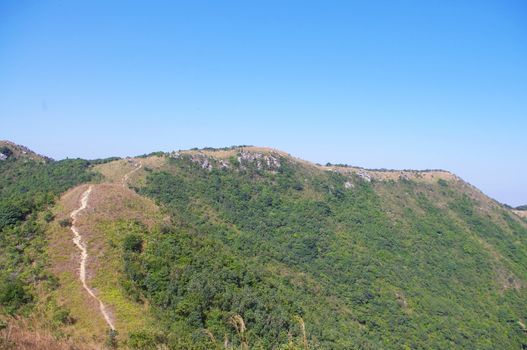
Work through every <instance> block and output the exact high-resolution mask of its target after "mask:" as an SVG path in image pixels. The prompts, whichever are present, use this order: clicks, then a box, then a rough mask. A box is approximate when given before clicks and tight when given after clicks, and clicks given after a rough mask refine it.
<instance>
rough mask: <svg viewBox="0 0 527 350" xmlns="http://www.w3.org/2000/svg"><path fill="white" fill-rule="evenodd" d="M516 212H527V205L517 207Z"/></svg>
mask: <svg viewBox="0 0 527 350" xmlns="http://www.w3.org/2000/svg"><path fill="white" fill-rule="evenodd" d="M516 210H527V205H520V206H518V207H516Z"/></svg>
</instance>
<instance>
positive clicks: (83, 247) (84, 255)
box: [70, 162, 142, 330]
mask: <svg viewBox="0 0 527 350" xmlns="http://www.w3.org/2000/svg"><path fill="white" fill-rule="evenodd" d="M133 166H134V169H133V170H131V171H130V172H128V173H126V174H125V175H124V176H123V178H122V181H121V183H122V185H123V187H126V185H127V182H128V178H129V177H130V175H132V174H133V173H134V172H136V171H138V170H139V169H140V168H141V166H142V164H141V163H140V162H139V163H133ZM93 186H94V185H90V186H89V187H88V189H87V190H86V191H84V192H83V193H82V195H81V198H80V206H79V207H78V208H77V209H75V210H73V211H72V212H71V214H70V217H71V220H72V223H71V231H72V232H73V243H75V245H76V246H77V248H79V250H80V252H81V256H80V266H79V279H80V281H81V283H82V286H83V287H84V289H85V290H86V291H87V292H88V294H89V295H90V296H91V297H92V298H93V299H95V301H96V302H97V303H98V304H99V310H100V312H101V314H102V316H103V317H104V320H105V321H106V323H107V324H108V326H109V327H110V328H111V329H112V330H115V325H114V323H113V321H112V317H111V316H110V313H109V312H108V310H107V308H106V306H105V305H104V303H103V302H102V301H101V299H99V298H98V297H97V295H96V294H95V292H94V291H93V290H92V289H91V288H90V287H89V286H88V284H87V282H86V262H87V260H88V258H89V255H88V247H87V244H86V242H85V241H84V240H83V239H82V235H81V233H80V231H79V228H78V227H77V225H76V224H77V217H78V216H79V214H81V213H82V212H83V211H84V210H86V208H87V207H88V201H89V200H90V194H91V193H92V190H93Z"/></svg>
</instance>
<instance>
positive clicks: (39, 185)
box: [0, 158, 93, 314]
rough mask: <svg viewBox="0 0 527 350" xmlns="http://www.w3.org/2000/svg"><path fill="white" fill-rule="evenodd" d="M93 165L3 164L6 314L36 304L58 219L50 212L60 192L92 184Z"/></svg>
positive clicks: (0, 252)
mask: <svg viewBox="0 0 527 350" xmlns="http://www.w3.org/2000/svg"><path fill="white" fill-rule="evenodd" d="M88 166H89V164H88V162H86V161H83V160H64V161H59V162H47V163H42V162H36V161H32V160H28V159H22V158H21V159H8V160H7V161H3V162H0V270H1V271H2V276H3V277H2V278H1V282H0V289H1V292H0V293H1V304H2V306H3V307H4V311H5V312H7V313H10V314H13V313H16V312H17V311H19V310H20V309H21V308H22V306H23V305H25V304H27V303H29V302H30V301H31V300H32V295H33V291H32V290H33V288H34V286H35V284H36V282H38V281H40V280H46V279H48V280H49V276H47V275H46V274H45V273H44V270H43V260H44V259H43V258H42V256H43V254H44V247H45V240H44V237H43V234H44V225H45V224H46V222H49V221H51V220H52V219H53V215H52V213H51V212H49V211H47V210H46V208H48V207H49V206H50V205H51V204H52V203H53V202H54V200H55V199H56V198H57V196H58V195H59V194H60V193H62V192H64V191H65V190H67V189H68V188H70V187H72V186H74V185H76V184H78V183H81V182H85V181H89V180H90V179H92V178H93V174H91V173H90V172H89V170H88ZM41 212H43V214H42V220H40V219H39V213H41Z"/></svg>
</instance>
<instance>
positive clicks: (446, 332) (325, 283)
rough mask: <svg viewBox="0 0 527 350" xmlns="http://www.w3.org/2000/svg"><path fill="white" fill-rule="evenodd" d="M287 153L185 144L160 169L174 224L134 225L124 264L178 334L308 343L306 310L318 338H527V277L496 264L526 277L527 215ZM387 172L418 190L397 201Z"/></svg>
mask: <svg viewBox="0 0 527 350" xmlns="http://www.w3.org/2000/svg"><path fill="white" fill-rule="evenodd" d="M281 164H282V166H281V167H280V168H279V170H278V171H277V172H276V173H274V172H270V171H260V170H258V169H256V168H250V167H249V168H248V169H245V170H239V169H232V168H231V169H223V170H217V169H215V170H212V171H207V170H203V169H201V168H200V167H199V166H198V165H196V164H193V163H192V162H190V161H189V160H188V159H185V158H182V159H177V160H171V169H170V170H169V171H167V172H152V173H151V174H150V175H149V177H148V180H147V184H146V186H145V187H144V188H142V189H141V190H140V193H142V194H145V195H147V196H150V197H152V198H154V199H156V200H157V201H158V202H159V203H160V204H162V205H163V206H164V207H165V208H166V210H167V211H168V213H170V214H171V218H172V226H171V227H169V228H167V227H165V228H164V229H163V230H162V232H161V230H158V231H155V232H150V233H148V234H145V235H144V236H143V237H137V236H134V237H130V238H129V239H127V241H126V242H127V243H126V245H125V246H124V248H123V249H124V264H125V269H126V272H127V276H128V279H129V281H131V282H132V283H131V286H129V287H130V289H133V292H134V293H135V294H136V295H140V296H141V297H143V298H146V299H148V301H149V303H151V305H153V307H154V314H155V316H157V317H158V319H159V320H160V324H161V325H162V326H163V327H162V330H163V339H164V340H163V341H164V342H165V343H167V344H169V345H170V346H171V347H172V348H196V349H208V348H211V347H212V345H213V344H220V343H221V344H223V341H224V339H227V340H228V342H232V343H234V344H235V345H237V346H238V345H240V346H243V342H244V341H246V342H247V343H248V345H249V346H250V347H251V348H262V349H269V348H277V347H279V346H283V344H288V343H289V344H290V346H293V347H302V346H304V345H303V344H304V343H303V341H302V335H301V334H302V332H301V327H300V326H299V323H298V322H297V320H298V318H299V317H300V318H301V319H302V320H303V322H304V323H305V329H306V333H307V335H306V342H308V343H309V347H310V348H313V349H315V348H321V349H352V348H362V349H364V348H365V349H368V348H370V349H378V348H386V349H390V348H392V349H401V348H405V347H408V348H435V349H451V348H467V349H468V348H479V349H493V348H496V346H498V345H499V346H500V347H501V348H510V349H514V348H521V346H525V345H526V344H527V342H526V337H525V333H524V331H523V330H522V329H521V326H520V325H519V323H518V321H521V320H525V318H526V316H527V315H526V314H525V310H526V306H527V305H526V303H525V300H526V298H525V297H526V295H525V292H524V289H516V288H508V289H507V288H505V289H504V288H503V286H502V285H501V284H500V282H499V276H497V275H498V274H499V272H500V271H509V272H510V273H511V274H513V275H514V276H515V277H514V278H517V279H519V280H525V277H526V273H525V266H526V265H525V264H526V260H525V247H526V245H525V242H524V241H523V240H524V239H525V237H527V230H526V229H525V226H524V225H521V224H518V223H517V222H516V221H514V220H513V219H510V218H508V217H507V215H505V214H504V215H505V218H506V219H507V218H508V219H507V220H506V221H505V222H507V224H506V225H503V224H501V223H496V222H494V221H493V220H491V219H489V218H485V217H482V216H481V215H480V214H478V213H477V212H476V211H475V210H474V202H473V201H471V200H469V199H467V198H465V197H463V196H462V195H460V194H456V192H455V191H453V190H451V189H450V188H449V187H448V184H445V183H443V182H442V183H440V184H436V185H433V186H432V189H427V190H428V192H430V191H432V192H431V193H434V194H437V193H442V194H441V196H442V198H443V199H444V200H445V201H446V202H447V203H450V204H449V206H447V207H445V206H439V205H435V203H434V199H433V198H432V197H431V195H427V192H426V191H423V188H422V186H423V185H419V184H416V183H414V182H411V181H405V182H399V183H394V182H387V183H383V184H379V183H377V184H372V183H368V182H365V181H363V180H361V179H359V178H353V179H349V178H346V177H344V176H343V175H340V174H336V173H329V172H309V171H307V170H305V169H304V168H302V167H300V166H298V165H296V164H294V163H290V162H288V161H287V160H286V159H282V160H281ZM347 181H352V182H353V187H352V188H351V189H350V188H346V186H345V183H346V182H347ZM374 186H385V189H386V190H387V191H389V192H390V193H392V194H393V195H394V198H402V196H403V195H406V196H409V199H405V200H402V199H401V201H400V202H394V203H395V204H393V205H395V207H393V208H391V207H390V205H389V204H387V202H386V201H384V199H383V198H381V197H379V195H378V194H377V192H376V191H375V188H374ZM348 187H349V186H348ZM392 209H393V212H395V211H396V210H402V213H403V214H402V215H400V214H395V217H394V214H393V212H392ZM509 219H510V220H509ZM511 235H512V236H511ZM508 236H510V237H509V238H505V237H508ZM482 240H484V241H485V242H487V244H488V245H490V246H491V250H489V248H488V247H485V246H484V245H482ZM514 242H516V243H514ZM493 249H495V250H496V251H499V252H500V254H503V256H504V257H503V259H502V260H496V258H495V256H494V255H495V252H493V251H492V250H493ZM236 315H239V316H240V317H241V318H242V319H243V320H244V324H245V326H246V332H245V334H244V335H243V337H241V336H240V334H239V329H238V328H237V327H235V326H233V322H232V319H233V317H235V316H236ZM237 329H238V331H237Z"/></svg>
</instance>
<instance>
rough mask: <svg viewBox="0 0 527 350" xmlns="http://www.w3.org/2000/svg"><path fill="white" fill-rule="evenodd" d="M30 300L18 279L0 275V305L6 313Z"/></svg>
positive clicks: (14, 310) (13, 310)
mask: <svg viewBox="0 0 527 350" xmlns="http://www.w3.org/2000/svg"><path fill="white" fill-rule="evenodd" d="M29 301H31V296H30V295H29V294H28V293H27V292H26V291H25V289H24V285H23V283H22V281H20V279H18V278H16V277H12V276H0V306H1V308H2V309H3V311H4V312H5V313H7V314H10V315H12V314H14V313H15V312H16V311H17V310H18V309H19V308H20V307H21V306H22V305H24V304H26V303H28V302H29Z"/></svg>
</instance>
